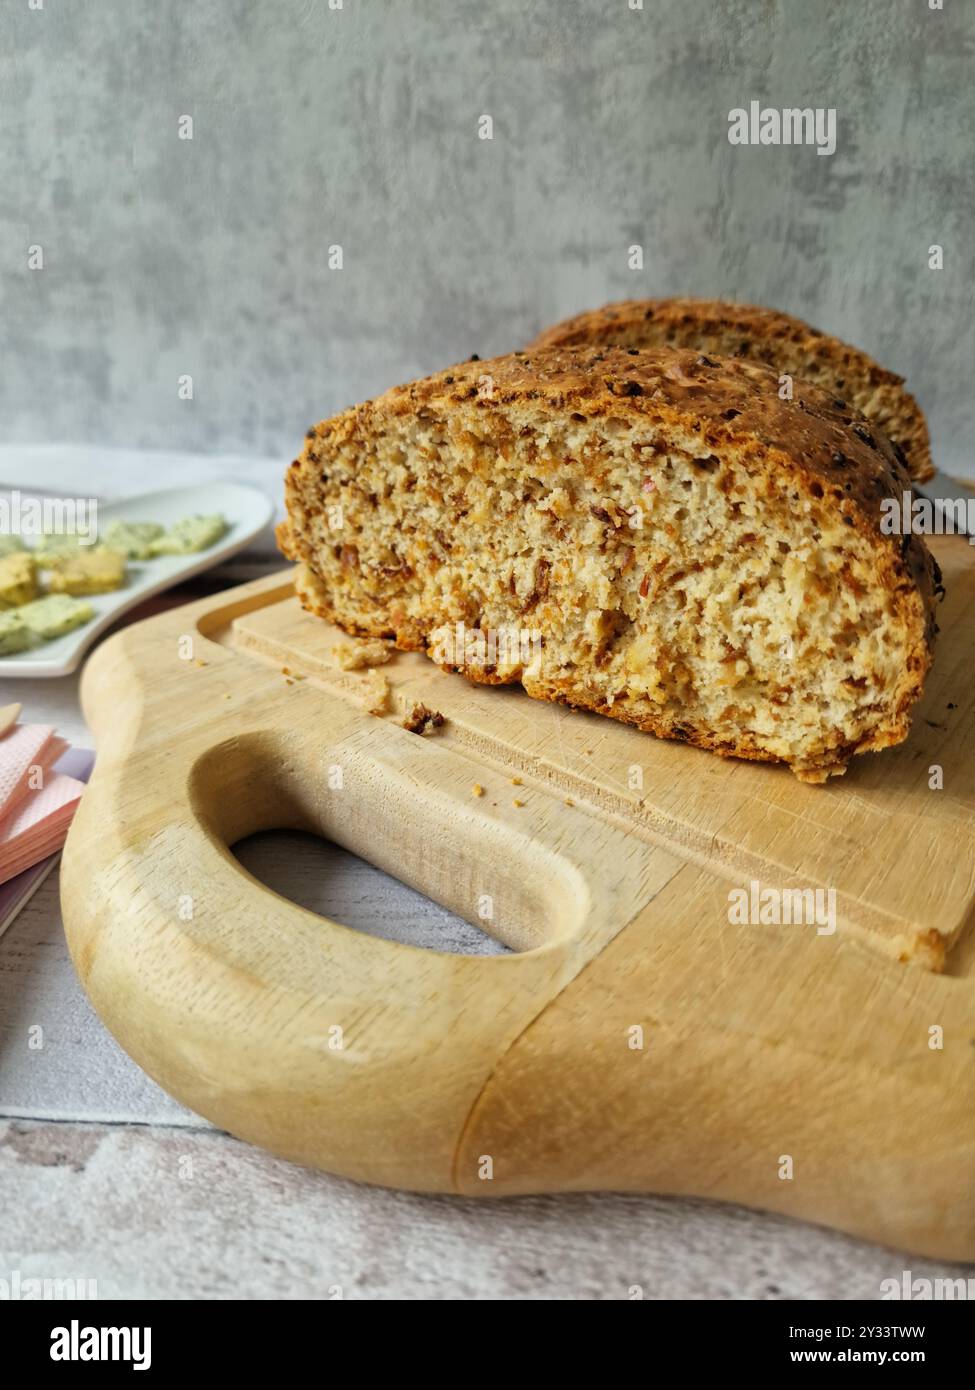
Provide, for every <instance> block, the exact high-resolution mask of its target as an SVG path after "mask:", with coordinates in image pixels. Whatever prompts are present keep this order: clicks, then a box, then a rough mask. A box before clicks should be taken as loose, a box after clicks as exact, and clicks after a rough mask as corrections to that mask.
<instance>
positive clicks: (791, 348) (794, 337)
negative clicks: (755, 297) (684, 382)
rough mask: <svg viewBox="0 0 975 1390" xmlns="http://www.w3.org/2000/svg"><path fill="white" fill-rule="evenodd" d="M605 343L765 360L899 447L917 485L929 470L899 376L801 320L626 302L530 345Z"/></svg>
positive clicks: (734, 309) (714, 303)
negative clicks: (843, 405) (851, 410)
mask: <svg viewBox="0 0 975 1390" xmlns="http://www.w3.org/2000/svg"><path fill="white" fill-rule="evenodd" d="M609 344H619V345H620V346H622V347H639V348H644V347H661V346H663V347H666V346H672V347H686V348H695V349H696V350H697V351H698V352H705V353H717V354H719V355H722V356H725V357H743V358H745V359H746V360H747V361H750V362H764V363H765V364H766V365H767V366H769V367H772V368H773V369H774V370H775V371H777V372H780V373H787V374H788V375H789V376H792V377H797V378H800V379H802V380H804V381H811V382H813V383H815V384H816V385H817V386H820V387H822V389H823V390H824V391H827V392H828V393H829V394H830V395H831V396H834V397H836V398H837V399H839V400H841V401H844V402H845V401H849V402H850V404H851V405H853V406H855V407H856V409H857V410H859V411H860V413H861V414H863V415H865V416H866V417H867V419H868V420H871V421H872V422H873V423H874V424H875V425H876V426H877V428H878V429H879V430H882V431H883V433H884V434H886V435H887V437H888V438H889V439H890V440H891V442H892V443H893V444H895V445H896V446H897V447H898V448H899V449H902V450H903V452H904V459H903V460H902V462H904V463H905V465H906V467H907V470H908V472H909V473H910V475H911V477H912V478H913V479H914V480H915V481H916V482H924V481H925V479H927V478H930V477H932V476H933V474H934V466H933V464H932V462H931V441H930V439H929V437H928V426H927V421H926V420H925V418H924V412H923V411H922V410H921V407H920V406H919V405H918V403H917V401H916V400H915V399H914V397H913V396H912V395H911V394H910V392H909V391H906V390H905V389H904V378H903V377H900V376H897V375H896V374H895V373H894V372H890V371H888V370H887V369H886V368H885V367H881V366H880V365H879V364H878V363H876V362H875V361H874V360H873V358H872V357H868V356H867V354H866V353H865V352H861V351H860V349H859V348H855V347H851V346H850V344H849V343H844V342H841V341H840V339H839V338H832V337H830V336H829V334H827V333H821V332H820V331H819V329H818V328H811V327H810V325H809V324H808V323H803V321H802V319H797V318H793V317H792V316H791V315H789V314H782V313H779V311H778V310H777V309H763V308H760V307H758V306H757V305H754V304H734V303H731V302H729V301H727V300H722V299H630V300H625V301H623V302H622V303H619V304H606V305H604V307H603V308H602V309H593V310H591V311H590V312H589V313H584V314H578V315H576V316H575V317H574V318H570V319H566V320H565V321H564V322H563V323H557V324H555V325H554V326H553V327H552V328H547V329H546V330H545V331H544V332H543V333H542V334H541V335H540V336H539V337H538V338H537V339H536V341H535V342H534V343H533V344H532V349H534V348H538V347H580V346H599V347H605V346H607V345H609ZM532 349H529V350H530V351H531V350H532Z"/></svg>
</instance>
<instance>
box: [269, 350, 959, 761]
mask: <svg viewBox="0 0 975 1390" xmlns="http://www.w3.org/2000/svg"><path fill="white" fill-rule="evenodd" d="M908 486H909V481H908V478H907V474H906V473H905V472H904V470H903V468H902V467H901V465H900V463H899V462H898V460H897V459H896V457H895V455H894V453H893V451H892V449H891V447H890V444H889V443H888V442H887V441H886V440H885V439H883V438H882V437H881V436H880V435H879V433H878V435H877V436H876V437H874V436H873V435H872V434H871V432H870V430H869V428H868V427H867V425H866V422H865V421H864V420H863V419H862V417H861V416H859V415H857V414H856V413H854V412H852V411H851V410H850V409H849V408H845V409H840V408H838V407H837V406H836V405H835V403H834V401H833V400H832V398H830V397H828V396H826V395H824V394H823V393H822V392H821V391H819V390H818V389H817V388H816V387H814V386H809V385H806V384H803V385H800V386H798V387H797V390H796V394H795V397H794V399H792V400H791V401H784V400H781V399H780V398H779V395H778V383H777V378H776V376H775V374H774V373H772V372H770V371H769V370H768V369H767V368H765V367H762V366H759V365H756V364H753V363H749V362H743V361H741V360H729V359H718V358H710V357H704V356H700V355H698V354H697V353H694V352H688V351H679V350H674V349H667V348H652V349H647V350H638V349H635V348H631V349H629V350H627V349H622V348H620V349H610V350H607V351H605V352H601V351H599V350H597V349H593V348H583V349H554V350H548V351H540V352H538V353H534V352H533V353H529V354H521V353H515V354H512V355H510V356H507V357H501V358H497V359H495V360H493V361H488V362H478V361H475V360H472V361H470V362H466V363H463V364H462V365H460V366H457V367H452V368H450V369H449V370H448V371H446V372H441V373H439V374H437V375H436V376H432V377H429V378H428V379H427V380H425V381H418V382H413V383H412V384H410V385H407V386H399V387H396V388H395V389H394V390H391V391H388V392H387V393H386V394H385V395H384V396H381V397H380V398H379V399H377V400H375V401H369V402H366V403H365V404H364V405H359V406H355V407H354V408H352V409H351V410H346V411H345V412H343V413H342V414H341V415H337V416H336V417H335V418H334V419H332V420H327V421H325V422H324V423H322V424H320V425H318V426H317V427H315V428H314V429H312V430H309V432H308V436H307V439H306V442H305V447H304V450H303V452H302V454H301V456H300V458H298V459H296V460H295V461H294V463H293V464H292V465H291V467H290V469H289V470H288V474H287V479H286V500H287V511H288V519H287V521H286V522H284V523H283V524H282V526H281V528H280V529H279V541H280V544H281V546H282V549H283V550H284V552H285V554H287V555H288V556H289V557H290V558H292V559H294V560H296V561H299V562H300V564H301V569H300V570H299V577H298V592H299V594H300V597H301V600H302V602H303V604H304V605H305V607H306V608H308V609H309V610H311V611H312V612H314V613H318V614H320V615H321V616H323V617H325V618H328V619H330V620H331V621H332V622H335V623H337V624H339V626H341V627H343V628H344V629H346V631H348V632H351V633H356V634H358V635H362V636H374V637H387V638H392V639H393V640H394V641H395V642H396V644H397V645H398V646H399V647H401V648H404V649H415V650H420V651H426V652H427V653H428V654H430V655H432V656H433V657H434V659H435V660H437V662H438V664H439V665H442V666H443V667H444V668H445V669H450V670H460V671H462V672H463V674H464V675H465V676H468V677H469V678H470V679H472V680H475V681H482V682H488V683H503V682H520V683H521V684H522V685H523V686H524V688H525V690H526V691H527V692H528V694H529V695H532V696H534V697H536V698H538V699H545V700H559V701H564V702H566V703H568V704H572V705H575V706H579V707H582V708H586V709H591V710H596V711H598V712H599V713H600V714H605V715H610V716H612V717H613V718H615V719H620V720H625V721H627V722H629V723H632V724H635V725H637V726H638V727H639V728H641V729H643V730H646V731H648V732H650V733H654V734H658V735H660V736H662V737H665V738H672V739H681V740H683V741H685V742H688V743H692V744H697V745H698V746H700V747H702V748H709V749H713V750H714V751H715V752H717V753H721V754H725V755H729V756H737V757H743V758H754V759H762V760H766V761H772V762H784V763H787V764H788V765H789V766H790V767H791V768H792V769H793V771H794V772H795V773H796V774H797V775H798V776H799V777H800V778H802V779H803V780H805V781H812V782H822V781H825V779H826V778H827V777H828V776H829V775H830V774H832V773H840V772H843V771H844V770H845V768H846V765H847V763H848V762H849V759H850V757H851V756H852V755H853V754H854V753H861V752H865V751H867V750H868V749H879V748H884V747H886V746H887V745H890V744H895V743H899V742H900V741H901V740H903V739H904V738H905V737H906V736H907V733H908V729H909V725H910V716H911V708H912V706H913V705H914V703H915V701H916V700H917V698H918V696H919V694H920V692H921V687H922V683H923V680H924V676H925V673H926V671H927V669H928V667H929V664H930V659H931V645H932V642H933V638H934V633H935V631H936V628H935V622H934V608H935V601H936V592H937V590H938V588H939V586H940V575H939V573H938V570H937V566H936V564H935V562H934V561H933V559H932V558H931V556H930V554H929V553H928V551H927V549H926V547H925V546H924V544H923V542H922V541H921V540H920V539H918V538H917V537H913V536H908V537H906V538H904V537H900V536H890V535H885V534H883V533H882V532H881V529H880V503H881V501H882V500H883V499H884V498H888V497H895V496H896V497H898V498H899V497H900V496H901V494H902V492H903V491H904V489H906V488H907V487H908ZM458 624H461V625H463V626H462V628H461V629H460V630H458V627H457V625H458ZM465 634H466V636H465Z"/></svg>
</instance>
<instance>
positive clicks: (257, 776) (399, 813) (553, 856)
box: [188, 729, 590, 954]
mask: <svg viewBox="0 0 975 1390" xmlns="http://www.w3.org/2000/svg"><path fill="white" fill-rule="evenodd" d="M335 767H342V768H344V769H345V775H344V776H343V777H342V779H341V783H340V784H337V783H336V779H335V778H334V777H333V776H331V770H332V769H334V768H335ZM188 791H189V801H190V805H191V808H192V810H193V812H194V813H195V816H196V818H197V820H198V821H199V823H200V825H201V827H202V829H203V830H204V832H205V833H206V834H207V835H208V836H209V837H210V838H211V839H212V840H214V841H216V842H217V844H218V845H219V846H221V847H222V848H223V849H224V850H225V851H226V852H227V853H228V854H229V855H231V856H232V857H234V858H236V859H237V861H238V862H241V863H244V864H245V867H249V866H248V865H246V861H245V860H244V859H242V858H241V856H240V855H239V854H237V853H236V851H235V849H234V847H235V846H238V845H240V844H241V842H244V841H246V840H247V839H248V837H250V836H254V835H257V834H259V833H261V832H267V831H299V832H303V833H304V835H305V836H307V837H315V838H316V839H317V840H318V841H319V843H321V842H325V843H326V845H328V846H330V850H331V853H332V854H333V855H334V853H335V851H336V849H338V850H344V851H346V852H347V854H348V855H350V856H351V855H355V856H358V858H359V860H360V861H362V860H365V861H366V862H367V863H368V864H369V865H372V866H374V869H375V870H379V871H382V872H383V873H385V874H387V875H389V876H390V877H391V878H393V879H397V880H399V883H400V885H403V886H402V887H401V889H400V891H401V893H403V894H409V892H410V890H411V889H412V890H413V892H414V893H418V894H422V895H423V896H424V897H426V898H428V899H431V900H432V902H433V903H434V904H436V905H437V907H438V908H439V909H440V910H441V912H442V914H444V916H443V917H442V918H441V920H442V921H446V920H447V919H449V918H450V917H452V916H455V917H457V918H461V919H462V920H463V921H464V922H466V923H469V924H470V926H471V927H472V928H473V929H474V930H475V931H477V932H478V933H481V934H483V933H486V934H487V935H488V936H489V937H491V938H493V940H494V941H495V942H498V943H500V944H501V945H502V946H504V947H507V948H508V949H509V950H512V951H519V952H523V951H531V950H535V949H538V948H541V947H545V946H549V945H552V944H554V943H556V942H560V941H564V940H566V939H568V938H570V937H573V936H576V935H579V934H581V932H582V930H583V926H584V923H585V920H586V917H587V916H588V910H589V902H590V894H589V888H588V884H587V882H586V880H585V878H584V876H583V875H582V873H581V872H580V870H579V869H578V868H577V867H576V866H575V865H574V864H571V863H569V862H568V861H567V860H565V859H564V858H562V857H561V856H560V855H559V854H558V853H556V852H555V851H553V850H550V849H548V848H546V847H545V846H544V845H541V844H539V843H538V842H537V841H535V840H533V839H532V838H531V837H530V836H529V835H528V834H527V833H520V834H518V833H515V832H513V831H512V830H511V828H510V827H506V826H502V825H500V824H499V823H498V822H497V821H494V820H492V819H491V817H490V816H488V815H487V814H485V812H484V811H483V810H481V809H480V808H479V807H478V806H477V804H476V803H474V804H472V805H471V806H470V807H467V806H461V807H459V806H458V805H457V803H456V801H452V800H449V799H447V798H446V797H445V795H444V793H443V792H442V791H439V790H438V789H437V788H435V787H432V786H431V787H430V788H429V790H428V791H427V790H426V789H424V788H418V786H417V781H416V778H415V777H413V776H407V775H404V774H403V773H402V770H401V769H399V768H397V767H396V766H395V765H390V764H389V763H385V762H381V761H380V760H379V759H378V758H376V757H374V756H373V755H372V754H371V753H370V752H369V751H368V749H364V748H363V747H362V746H361V744H360V745H356V746H355V747H353V748H343V747H342V746H341V745H338V746H333V747H329V746H328V744H327V742H325V741H322V742H319V741H316V740H313V739H311V738H309V737H308V736H307V735H303V734H299V733H297V732H289V731H283V730H279V729H268V730H262V731H260V732H256V733H250V734H247V735H243V736H241V737H237V738H231V739H228V740H226V741H225V742H223V743H221V744H219V745H217V746H215V747H212V748H210V749H209V750H208V751H207V752H206V753H204V754H203V755H202V756H201V757H199V758H198V759H197V760H196V761H195V762H194V764H193V766H192V768H191V771H190V780H189V788H188ZM327 852H328V851H326V853H327ZM244 853H247V851H244ZM319 854H321V850H320V849H319ZM334 862H337V861H335V860H334V859H333V863H334ZM326 876H327V870H326ZM255 877H257V878H260V877H261V875H260V874H255ZM268 886H273V885H268ZM316 891H317V890H316ZM339 892H340V896H341V889H339ZM284 896H288V895H287V894H285V895H284ZM302 905H304V904H302ZM312 910H313V911H318V912H320V911H322V909H321V908H319V907H315V908H313V909H312ZM325 917H326V918H327V919H329V920H331V917H330V914H329V913H326V914H325ZM349 925H350V926H353V925H355V924H354V923H349ZM377 928H378V929H377ZM373 934H375V935H379V936H387V935H393V933H390V932H387V931H385V930H383V924H382V923H374V924H373ZM445 937H446V940H447V941H452V940H454V934H453V933H452V932H451V931H449V930H446V931H445ZM397 939H399V938H398V937H397ZM466 940H467V941H468V942H470V941H472V940H473V938H470V937H468V938H466ZM424 944H427V943H424ZM430 944H431V945H432V944H433V943H430ZM440 949H447V950H448V951H454V950H455V949H456V950H459V951H461V952H462V953H464V954H470V953H471V947H470V945H469V944H468V945H461V946H459V947H457V948H454V947H452V946H447V947H443V946H441V947H440ZM484 953H485V954H487V952H484Z"/></svg>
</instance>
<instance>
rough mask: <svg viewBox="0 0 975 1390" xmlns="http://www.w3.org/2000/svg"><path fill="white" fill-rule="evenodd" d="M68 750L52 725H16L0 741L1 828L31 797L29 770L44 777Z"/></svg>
mask: <svg viewBox="0 0 975 1390" xmlns="http://www.w3.org/2000/svg"><path fill="white" fill-rule="evenodd" d="M67 746H68V745H67V744H66V743H65V741H64V739H62V738H58V736H57V734H55V732H54V726H53V725H51V724H15V725H14V727H13V728H12V729H11V730H10V732H9V733H7V734H5V735H4V737H3V738H0V825H2V824H3V821H4V820H5V819H6V817H7V816H9V815H10V814H11V813H12V812H13V811H14V810H15V809H16V807H17V806H19V805H20V803H21V802H22V801H23V800H24V798H25V797H26V796H27V795H28V794H29V793H30V791H31V782H32V780H36V777H35V778H32V777H31V769H32V768H40V769H41V773H42V774H46V773H47V771H48V769H49V768H50V767H51V766H52V765H53V764H54V763H56V762H57V760H58V758H60V756H61V754H62V753H63V752H64V751H65V749H66V748H67ZM44 780H45V781H46V780H47V779H46V776H45V777H44Z"/></svg>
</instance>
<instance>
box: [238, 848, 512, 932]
mask: <svg viewBox="0 0 975 1390" xmlns="http://www.w3.org/2000/svg"><path fill="white" fill-rule="evenodd" d="M231 849H232V853H233V855H234V858H235V859H236V860H237V861H238V862H239V863H240V864H242V865H243V867H244V868H245V869H246V870H247V871H248V873H250V874H253V876H254V878H256V879H258V880H259V881H260V882H261V883H263V884H264V886H265V887H266V888H270V889H271V890H272V891H273V892H275V893H277V894H279V895H280V896H281V897H283V898H287V899H288V900H289V901H290V902H294V903H297V904H298V906H299V907H303V908H305V909H306V910H307V911H309V912H315V913H318V915H319V916H321V917H326V918H328V920H329V921H331V922H341V924H342V925H343V926H344V927H349V928H351V929H352V930H353V931H361V932H365V933H366V935H367V936H380V937H383V938H385V939H386V940H388V941H399V942H402V943H404V944H405V945H407V946H418V947H420V948H422V949H426V950H432V951H446V952H448V953H449V954H451V955H464V956H473V955H481V956H493V955H504V954H507V948H506V947H505V946H503V945H502V944H501V943H500V942H498V941H496V940H495V939H494V938H493V937H491V936H489V935H488V934H487V933H486V932H483V931H481V930H479V928H477V927H475V926H472V925H471V924H470V923H469V922H465V921H464V919H463V918H462V917H458V916H457V915H456V913H453V912H449V911H448V910H447V909H446V908H444V907H441V906H440V904H439V903H435V902H433V901H432V900H431V899H430V898H428V897H426V895H425V894H422V893H418V892H416V891H415V890H414V889H412V888H408V887H407V886H406V885H405V884H404V883H401V882H400V881H399V880H398V879H395V878H392V877H391V876H390V875H388V874H384V873H383V871H382V870H381V869H377V868H376V867H375V866H374V865H372V864H369V863H367V862H366V861H365V860H364V859H360V858H359V856H358V855H357V854H350V853H349V851H348V850H345V849H343V848H342V847H341V846H340V845H336V844H334V843H333V842H332V841H330V840H324V839H322V837H321V836H319V835H310V834H307V833H305V832H303V831H290V830H265V831H261V832H260V833H259V834H257V835H249V836H248V837H247V838H246V839H245V840H241V841H239V842H238V843H237V844H235V845H233V846H232V847H231Z"/></svg>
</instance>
